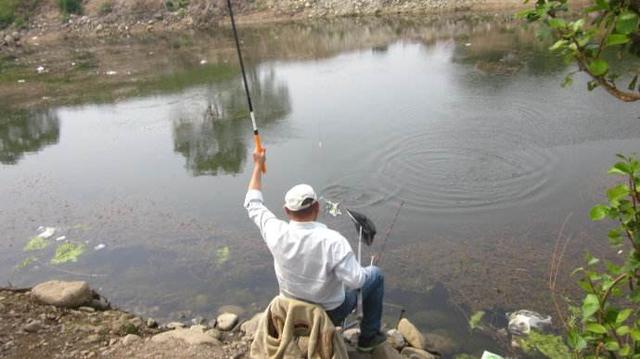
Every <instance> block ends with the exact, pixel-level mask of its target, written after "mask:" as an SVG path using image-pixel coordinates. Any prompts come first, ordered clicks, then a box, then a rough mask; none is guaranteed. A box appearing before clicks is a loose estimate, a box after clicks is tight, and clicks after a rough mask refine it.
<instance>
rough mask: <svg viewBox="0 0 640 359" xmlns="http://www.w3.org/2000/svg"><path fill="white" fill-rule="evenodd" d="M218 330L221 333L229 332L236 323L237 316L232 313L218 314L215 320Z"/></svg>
mask: <svg viewBox="0 0 640 359" xmlns="http://www.w3.org/2000/svg"><path fill="white" fill-rule="evenodd" d="M216 321H217V323H218V324H217V326H218V329H220V330H223V331H229V330H231V329H233V327H235V326H236V324H237V323H238V316H237V315H236V314H233V313H224V314H220V315H219V316H218V318H217V319H216Z"/></svg>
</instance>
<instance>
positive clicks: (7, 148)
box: [0, 110, 60, 165]
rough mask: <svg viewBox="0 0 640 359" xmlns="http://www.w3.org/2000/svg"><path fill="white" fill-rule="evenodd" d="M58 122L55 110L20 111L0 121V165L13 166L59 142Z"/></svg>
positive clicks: (10, 113) (9, 114)
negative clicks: (22, 159)
mask: <svg viewBox="0 0 640 359" xmlns="http://www.w3.org/2000/svg"><path fill="white" fill-rule="evenodd" d="M59 138H60V121H59V119H58V116H57V114H56V113H55V112H54V111H50V110H47V111H34V110H20V111H15V112H9V113H8V114H7V115H5V116H4V117H3V118H2V119H0V163H3V164H7V165H14V164H16V163H18V161H19V160H20V159H21V158H22V157H23V156H24V154H25V153H29V152H38V151H40V150H42V148H44V147H45V146H47V145H52V144H56V143H58V139H59Z"/></svg>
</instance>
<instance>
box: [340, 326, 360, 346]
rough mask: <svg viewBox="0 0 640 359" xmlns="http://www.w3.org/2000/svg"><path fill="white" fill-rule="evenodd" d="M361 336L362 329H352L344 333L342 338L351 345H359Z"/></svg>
mask: <svg viewBox="0 0 640 359" xmlns="http://www.w3.org/2000/svg"><path fill="white" fill-rule="evenodd" d="M359 336H360V329H358V328H350V329H347V330H345V331H344V332H342V337H343V338H344V340H345V341H346V342H347V343H349V344H351V345H357V344H358V337H359Z"/></svg>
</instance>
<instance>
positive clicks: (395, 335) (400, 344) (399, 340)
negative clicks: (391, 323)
mask: <svg viewBox="0 0 640 359" xmlns="http://www.w3.org/2000/svg"><path fill="white" fill-rule="evenodd" d="M387 342H388V343H389V344H390V345H391V347H392V348H393V349H395V350H398V351H400V350H402V348H404V346H405V345H406V344H407V343H406V342H405V341H404V337H403V336H402V334H400V332H399V331H398V330H396V329H391V330H389V331H388V332H387Z"/></svg>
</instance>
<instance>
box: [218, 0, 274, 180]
mask: <svg viewBox="0 0 640 359" xmlns="http://www.w3.org/2000/svg"><path fill="white" fill-rule="evenodd" d="M227 6H228V7H229V16H230V17H231V28H233V38H234V39H235V41H236V50H237V51H238V61H239V62H240V70H241V71H242V82H243V83H244V92H245V93H246V95H247V103H248V104H249V115H250V116H251V125H252V127H253V138H254V140H255V144H256V152H263V151H264V150H265V149H264V147H262V141H261V140H260V133H259V132H258V126H257V125H256V117H255V115H254V114H253V103H252V102H251V93H250V92H249V84H248V83H247V75H246V72H245V70H244V61H243V60H242V51H240V40H238V30H237V29H236V21H235V19H234V18H233V9H232V7H231V0H227ZM261 170H262V173H266V172H267V166H266V165H265V164H264V163H263V164H262V168H261Z"/></svg>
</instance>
